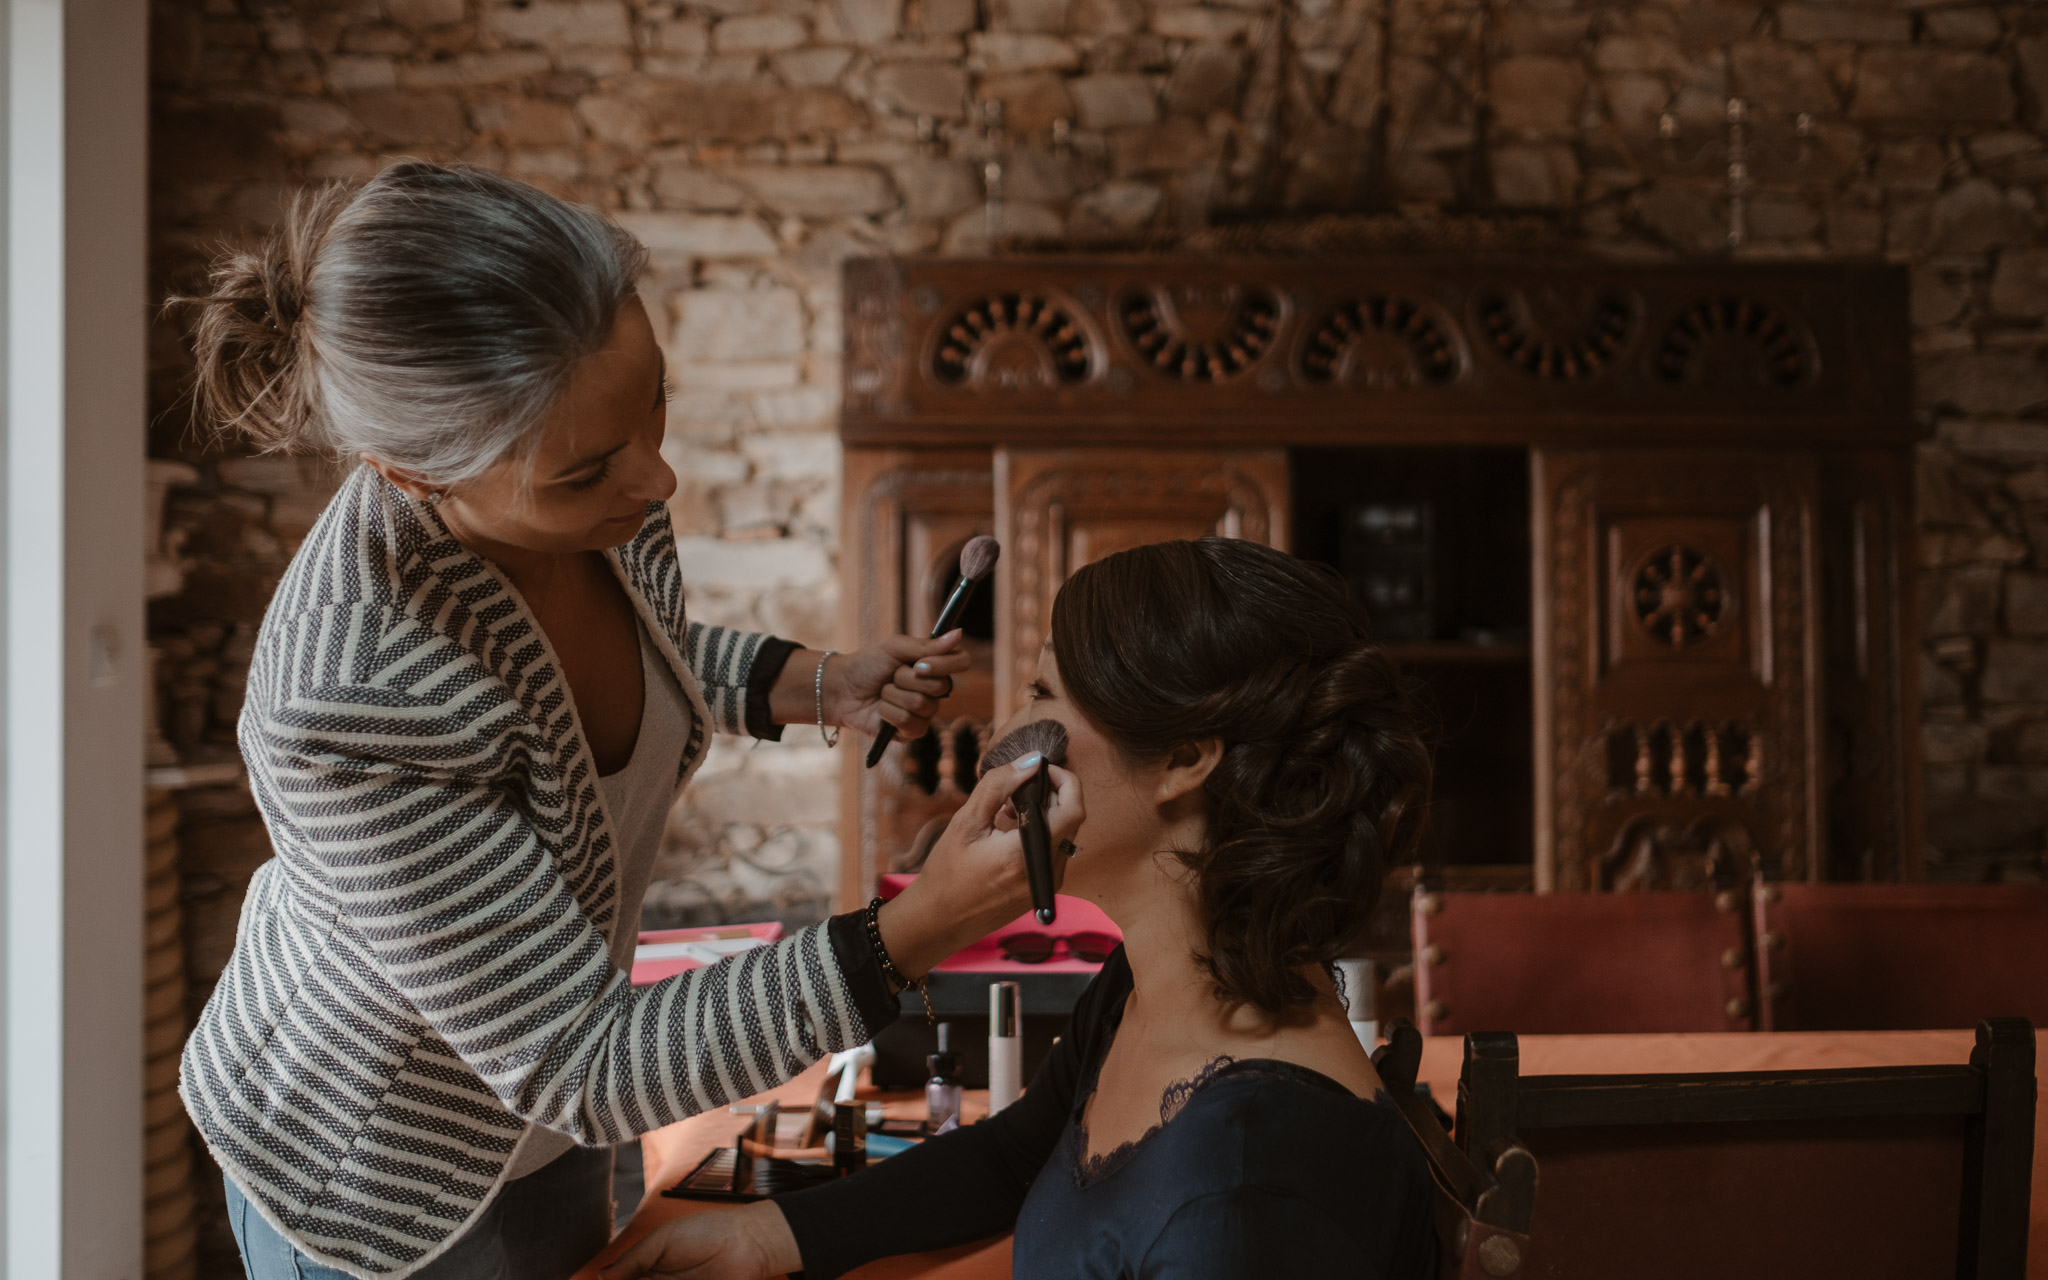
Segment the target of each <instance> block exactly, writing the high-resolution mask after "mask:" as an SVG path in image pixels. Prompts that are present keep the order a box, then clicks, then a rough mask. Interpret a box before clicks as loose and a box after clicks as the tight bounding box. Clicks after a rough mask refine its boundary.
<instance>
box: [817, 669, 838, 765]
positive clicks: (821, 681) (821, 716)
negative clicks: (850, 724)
mask: <svg viewBox="0 0 2048 1280" xmlns="http://www.w3.org/2000/svg"><path fill="white" fill-rule="evenodd" d="M838 656H839V650H837V649H827V650H825V656H824V657H822V658H820V659H818V671H817V674H816V675H815V676H813V677H812V679H811V693H812V695H813V696H814V697H815V698H816V699H817V703H818V736H819V737H821V738H823V739H824V740H825V745H826V746H828V747H836V746H838V745H839V728H838V726H837V725H835V726H833V727H832V729H831V730H830V731H829V732H828V731H827V730H826V728H825V663H826V662H827V661H829V660H830V659H833V658H836V657H838Z"/></svg>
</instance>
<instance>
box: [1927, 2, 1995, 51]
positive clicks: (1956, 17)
mask: <svg viewBox="0 0 2048 1280" xmlns="http://www.w3.org/2000/svg"><path fill="white" fill-rule="evenodd" d="M1920 20H1921V21H1922V22H1924V23H1926V24H1927V34H1928V35H1930V36H1932V37H1933V38H1934V39H1936V40H1939V41H1941V42H1942V43H1943V44H1968V45H1992V44H1997V43H1998V40H1999V37H2000V36H2003V35H2004V34H2005V26H2004V24H2003V23H2001V22H2000V21H1999V20H1998V10H1996V9H1991V8H1983V9H1929V10H1927V11H1926V12H1924V13H1922V14H1921V15H1920Z"/></svg>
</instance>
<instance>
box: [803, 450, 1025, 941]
mask: <svg viewBox="0 0 2048 1280" xmlns="http://www.w3.org/2000/svg"><path fill="white" fill-rule="evenodd" d="M844 475H845V486H846V489H845V492H846V501H845V506H844V508H843V510H844V516H843V521H844V530H845V531H844V536H843V539H842V543H841V545H842V546H843V547H844V548H845V553H844V554H845V558H844V559H843V560H842V562H841V563H842V573H843V574H845V575H846V577H847V585H846V589H844V590H842V592H841V599H842V600H843V601H845V602H846V603H845V605H844V608H845V611H846V615H847V616H846V619H845V622H844V624H843V626H842V631H843V633H844V634H846V635H849V636H851V637H852V644H846V645H844V646H843V647H847V648H852V647H854V646H855V645H862V644H869V643H872V642H873V641H876V640H879V639H881V638H882V637H883V636H887V635H893V634H896V633H898V632H907V633H909V634H913V635H923V634H928V633H929V632H930V630H931V626H932V623H933V621H934V620H935V619H936V615H937V612H938V607H939V602H938V601H937V600H936V599H934V597H935V596H936V595H940V594H942V593H943V592H945V591H946V590H948V589H950V588H951V586H952V584H953V579H954V575H956V574H957V570H958V566H959V555H960V547H961V545H962V544H964V543H965V542H966V541H967V540H968V539H969V538H972V537H975V536H976V535H978V534H984V533H993V532H994V531H995V487H994V471H993V468H992V465H991V458H990V456H989V452H988V451H987V450H985V449H966V450H958V449H955V450H944V449H931V450H917V451H908V450H900V449H859V448H852V449H848V450H847V451H846V460H845V472H844ZM986 589H987V588H984V590H986ZM994 648H995V644H994V639H993V637H992V636H990V637H985V638H981V639H976V638H974V637H973V636H971V635H970V637H969V638H968V652H969V654H970V656H972V658H973V659H974V667H973V670H972V671H970V672H969V673H968V674H967V675H965V676H963V677H961V679H960V680H959V681H958V682H956V684H955V687H954V691H953V696H952V697H951V698H950V699H948V700H947V705H946V710H945V712H944V714H943V715H942V716H941V718H940V720H939V721H938V722H937V723H936V724H935V725H934V733H933V734H932V735H930V736H928V737H927V738H926V739H923V740H919V741H915V742H903V741H898V742H896V743H894V744H892V745H891V746H890V748H889V750H888V752H887V753H886V754H885V755H884V756H883V758H882V761H881V763H880V764H878V765H876V767H875V768H873V769H867V768H864V767H863V766H862V759H863V758H864V757H865V755H866V745H865V742H864V741H862V740H858V739H857V738H853V737H849V739H848V741H847V742H846V744H844V745H842V746H841V748H840V752H841V760H840V832H841V837H840V839H841V855H840V873H839V899H838V900H839V905H840V909H842V910H845V909H848V908H851V907H855V906H860V905H863V904H865V903H866V902H867V900H868V898H869V897H870V896H871V895H872V893H873V891H874V884H875V877H876V876H877V875H878V874H880V873H881V872H883V871H886V870H888V869H889V868H890V865H891V864H892V862H894V861H895V860H897V859H899V858H900V857H901V856H903V855H904V854H905V853H906V852H907V851H908V850H909V849H910V847H911V846H912V844H913V843H914V842H915V841H916V839H917V837H918V833H919V832H920V831H922V830H924V829H925V828H926V827H927V826H929V825H930V824H931V823H933V822H934V821H938V822H943V820H944V819H945V818H947V817H950V816H951V815H952V813H953V811H954V810H955V809H957V808H959V806H960V803H961V801H962V800H964V799H965V797H966V792H967V790H968V789H971V787H972V783H973V768H972V761H973V760H975V759H978V758H979V757H980V749H981V748H982V747H984V746H985V745H986V743H987V738H988V726H989V718H990V714H991V712H992V710H993V698H994V690H995V684H994V680H993V678H992V675H991V668H992V666H993V658H994Z"/></svg>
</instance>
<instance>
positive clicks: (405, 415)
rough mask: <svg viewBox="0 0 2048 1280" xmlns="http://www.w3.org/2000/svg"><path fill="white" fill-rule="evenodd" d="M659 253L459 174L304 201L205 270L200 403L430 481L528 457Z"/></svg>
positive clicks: (504, 187)
mask: <svg viewBox="0 0 2048 1280" xmlns="http://www.w3.org/2000/svg"><path fill="white" fill-rule="evenodd" d="M646 261H647V250H646V249H645V247H643V246H642V245H641V244H640V242H639V241H638V240H636V239H634V238H633V236H632V235H631V234H630V233H628V232H627V231H625V230H624V229H623V228H621V227H620V226H619V225H618V224H616V223H614V222H612V221H611V220H610V219H608V218H606V217H605V216H604V215H603V214H601V213H599V212H598V211H597V210H595V209H591V208H588V207H586V206H583V205H578V204H571V203H569V202H568V201H565V200H559V199H556V198H555V197H554V196H551V195H548V194H547V193H546V192H544V191H541V190H539V189H538V188H535V187H532V186H529V185H527V184H526V183H523V182H519V181H517V180H515V179H512V178H507V177H505V176H503V175H501V174H496V173H491V172H489V171H488V170H484V169H477V168H472V167H469V166H466V165H457V166H442V165H433V164H424V163H419V162H406V163H402V164H398V165H394V166H392V167H391V168H388V169H386V170H384V172H382V173H380V174H378V175H377V176H376V177H375V178H373V179H371V180H370V181H369V182H368V183H366V184H364V185H363V186H362V187H361V188H359V189H357V190H354V191H350V190H348V189H347V188H344V187H340V186H330V187H327V188H325V189H322V190H319V191H314V192H303V193H301V194H300V195H299V196H297V197H296V198H295V199H294V200H293V202H292V206H291V209H290V212H289V214H288V215H287V216H286V218H285V220H284V223H283V225H282V226H281V227H280V228H279V229H278V231H277V232H276V233H275V234H273V235H272V236H271V237H270V238H269V239H268V241H266V242H265V243H264V244H263V245H262V246H261V247H260V248H258V249H256V250H253V251H249V252H231V253H227V254H225V255H223V256H222V257H221V258H220V259H219V260H218V261H216V262H215V263H214V265H213V270H212V273H211V275H210V276H209V279H208V286H209V287H208V290H207V292H206V294H205V295H204V296H201V297H196V298H187V299H183V300H182V301H184V302H186V303H190V304H193V305H195V306H196V308H197V311H198V321H197V324H196V325H195V329H194V346H195V349H196V350H195V353H196V355H197V359H198V366H199V368H198V379H197V387H196V390H197V396H198V404H199V406H200V408H201V409H202V410H203V411H204V412H205V413H206V414H207V415H208V416H209V417H210V418H211V419H212V422H213V424H214V426H215V427H216V428H217V429H218V430H220V431H222V432H225V433H228V434H230V435H237V436H240V437H242V438H244V439H246V440H248V441H250V442H252V443H254V444H255V445H257V446H258V447H259V448H261V449H263V450H265V451H270V450H279V449H289V450H293V451H311V450H318V449H327V450H332V451H333V452H335V453H336V454H338V455H340V457H341V459H342V460H343V461H344V463H347V462H353V461H354V459H355V458H356V457H357V456H358V455H360V454H369V455H371V456H372V457H375V458H378V459H380V460H382V461H385V462H389V463H391V464H393V465H394V466H398V467H403V468H404V469H406V470H407V471H411V472H413V473H415V474H416V475H418V476H420V477H421V478H422V479H424V480H426V481H428V482H430V483H434V484H459V483H461V482H462V481H464V480H470V479H474V478H475V477H476V476H478V475H479V474H481V473H482V472H484V471H485V470H486V469H488V468H489V467H490V466H491V465H492V464H494V463H496V462H497V461H498V460H499V459H501V458H504V457H507V456H509V455H512V454H514V453H515V452H516V451H520V450H524V449H528V448H530V447H531V444H532V442H533V439H534V437H535V436H536V435H537V433H538V431H539V428H540V425H541V423H542V422H543V421H544V420H545V419H546V417H547V415H548V411H549V409H550V408H551V407H552V406H553V405H554V403H555V400H556V398H557V397H559V396H560V395H561V393H562V390H563V388H564V387H565V386H567V384H568V381H569V376H570V374H571V372H572V371H573V370H574V369H575V367H576V365H577V363H578V362H579V361H581V360H582V359H583V358H584V357H586V356H588V355H590V354H591V353H592V352H594V351H596V350H597V349H598V348H599V347H601V346H603V345H604V343H605V340H606V338H607V336H608V335H609V334H610V332H611V328H612V324H613V322H614V320H615V319H616V318H617V316H618V311H619V307H620V306H621V305H622V304H624V302H625V301H626V300H627V299H628V298H630V297H632V296H633V291H634V285H635V281H636V279H637V277H638V276H639V274H640V272H641V269H642V268H643V267H644V266H645V264H646Z"/></svg>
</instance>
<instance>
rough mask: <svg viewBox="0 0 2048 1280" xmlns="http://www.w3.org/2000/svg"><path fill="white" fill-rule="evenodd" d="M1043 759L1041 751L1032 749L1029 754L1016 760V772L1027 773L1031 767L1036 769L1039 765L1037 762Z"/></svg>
mask: <svg viewBox="0 0 2048 1280" xmlns="http://www.w3.org/2000/svg"><path fill="white" fill-rule="evenodd" d="M1044 759H1045V753H1044V752H1043V751H1034V752H1032V753H1031V754H1030V755H1028V756H1025V757H1024V758H1023V759H1021V760H1019V761H1017V772H1019V773H1029V772H1031V771H1032V770H1033V769H1036V768H1037V767H1038V766H1039V764H1040V763H1041V762H1042V761H1044Z"/></svg>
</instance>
